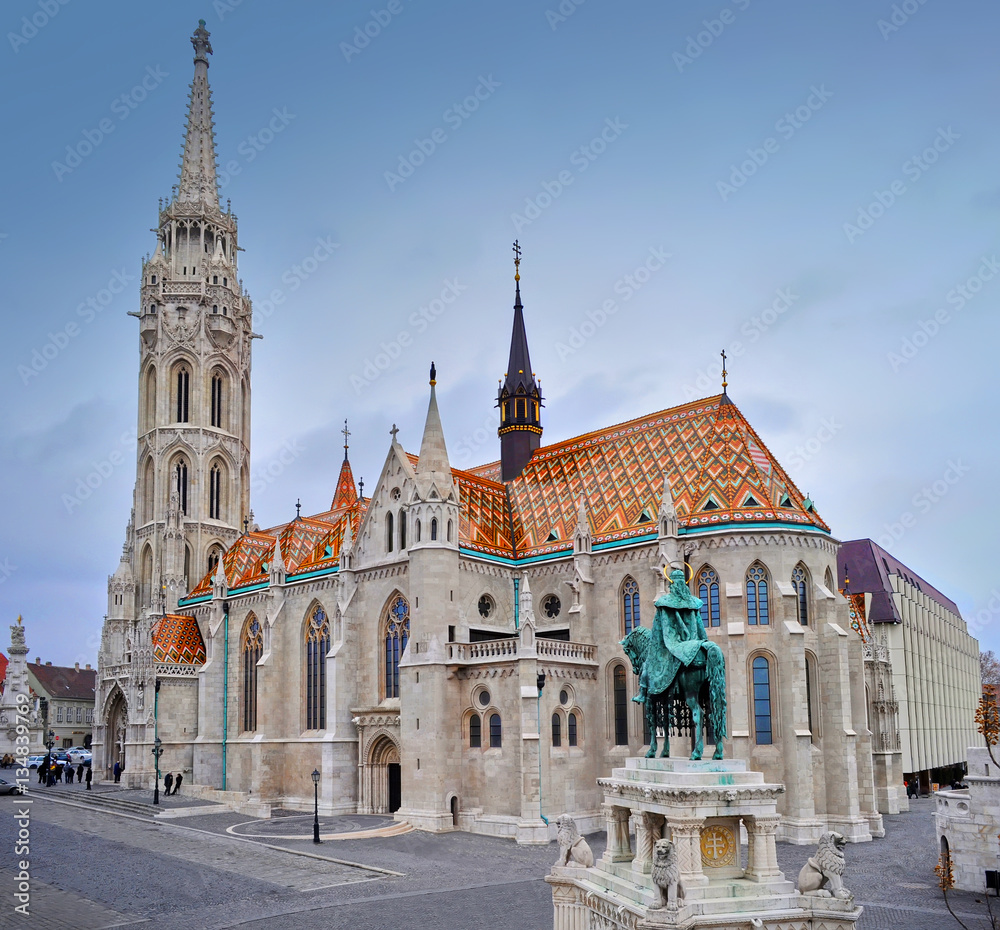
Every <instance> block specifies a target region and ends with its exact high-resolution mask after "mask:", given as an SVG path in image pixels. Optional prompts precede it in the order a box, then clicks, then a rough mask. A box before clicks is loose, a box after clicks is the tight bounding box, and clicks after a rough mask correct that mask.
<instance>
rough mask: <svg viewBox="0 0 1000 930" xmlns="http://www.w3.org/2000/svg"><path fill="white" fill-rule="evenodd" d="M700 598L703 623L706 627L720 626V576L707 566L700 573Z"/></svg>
mask: <svg viewBox="0 0 1000 930" xmlns="http://www.w3.org/2000/svg"><path fill="white" fill-rule="evenodd" d="M698 597H699V598H701V622H702V623H704V624H705V626H706V627H710V626H719V624H720V623H721V618H720V615H719V576H718V575H717V574H716V572H715V569H714V568H710V567H709V566H707V565H706V566H705V567H704V568H703V569H702V570H701V571H700V572H698Z"/></svg>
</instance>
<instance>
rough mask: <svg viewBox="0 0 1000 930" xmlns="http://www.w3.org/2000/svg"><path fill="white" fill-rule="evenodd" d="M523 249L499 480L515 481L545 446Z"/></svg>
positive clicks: (502, 398) (501, 403) (503, 399)
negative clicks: (527, 320) (525, 302)
mask: <svg viewBox="0 0 1000 930" xmlns="http://www.w3.org/2000/svg"><path fill="white" fill-rule="evenodd" d="M520 265H521V247H520V246H519V245H518V243H517V242H515V243H514V329H513V331H512V332H511V336H510V358H509V360H508V362H507V374H506V378H505V380H504V381H502V382H501V383H500V390H499V392H498V395H497V406H498V407H499V408H500V428H499V429H498V430H497V435H499V437H500V477H501V479H502V480H503V481H513V480H514V479H515V478H516V477H517V476H518V475H519V474H521V472H522V471H523V470H524V466H525V465H527V464H528V459H530V458H531V455H532V453H533V452H534V451H535V449H537V448H538V447H539V446H540V445H541V444H542V419H541V408H542V392H541V388H540V387H539V385H538V382H537V381H536V380H535V374H534V372H533V371H532V370H531V358H530V356H529V354H528V336H527V333H525V331H524V312H523V311H524V308H523V307H522V305H521V274H520Z"/></svg>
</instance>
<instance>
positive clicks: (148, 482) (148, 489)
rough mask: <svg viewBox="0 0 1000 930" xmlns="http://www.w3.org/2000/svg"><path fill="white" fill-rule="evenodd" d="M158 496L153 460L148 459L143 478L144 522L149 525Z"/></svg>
mask: <svg viewBox="0 0 1000 930" xmlns="http://www.w3.org/2000/svg"><path fill="white" fill-rule="evenodd" d="M155 495H156V489H155V471H154V468H153V459H152V458H148V459H146V464H145V466H144V467H143V476H142V522H143V523H149V521H150V520H152V519H153V500H154V498H155Z"/></svg>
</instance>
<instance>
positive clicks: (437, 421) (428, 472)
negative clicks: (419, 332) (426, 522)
mask: <svg viewBox="0 0 1000 930" xmlns="http://www.w3.org/2000/svg"><path fill="white" fill-rule="evenodd" d="M430 385H431V399H430V402H429V403H428V405H427V419H426V421H425V422H424V435H423V438H422V439H421V440H420V460H419V461H418V462H417V482H418V485H419V486H420V490H421V493H422V495H423V496H426V493H427V491H429V489H430V485H431V484H435V485H437V491H438V494H439V495H440V496H441V497H445V496H446V495H447V493H448V491H449V490H450V489H451V486H452V477H451V465H450V464H449V462H448V449H447V447H446V446H445V442H444V429H443V428H442V426H441V414H440V413H438V405H437V393H436V391H435V386H436V385H437V369H436V368H435V367H434V363H433V362H431V377H430Z"/></svg>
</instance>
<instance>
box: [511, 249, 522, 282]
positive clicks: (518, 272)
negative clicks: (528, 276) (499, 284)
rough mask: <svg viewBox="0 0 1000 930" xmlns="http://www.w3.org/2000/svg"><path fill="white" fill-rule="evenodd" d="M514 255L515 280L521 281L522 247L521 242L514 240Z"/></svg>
mask: <svg viewBox="0 0 1000 930" xmlns="http://www.w3.org/2000/svg"><path fill="white" fill-rule="evenodd" d="M512 251H513V253H514V280H515V281H520V280H521V245H520V242H519V240H517V239H515V240H514V248H513V249H512Z"/></svg>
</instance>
